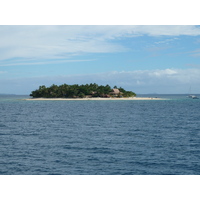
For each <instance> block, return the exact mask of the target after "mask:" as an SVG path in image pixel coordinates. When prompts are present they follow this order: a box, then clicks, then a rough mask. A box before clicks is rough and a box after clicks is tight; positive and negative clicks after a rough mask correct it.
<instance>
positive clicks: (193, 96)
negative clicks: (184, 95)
mask: <svg viewBox="0 0 200 200" xmlns="http://www.w3.org/2000/svg"><path fill="white" fill-rule="evenodd" d="M190 93H191V87H190V90H189V94H190ZM188 98H191V99H198V97H197V96H195V95H191V94H190V95H189V96H188Z"/></svg>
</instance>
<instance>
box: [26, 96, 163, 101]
mask: <svg viewBox="0 0 200 200" xmlns="http://www.w3.org/2000/svg"><path fill="white" fill-rule="evenodd" d="M23 100H26V101H102V100H103V101H113V100H127V101H128V100H165V99H163V98H157V97H129V98H101V97H97V98H30V99H23Z"/></svg>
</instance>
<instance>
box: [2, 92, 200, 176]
mask: <svg viewBox="0 0 200 200" xmlns="http://www.w3.org/2000/svg"><path fill="white" fill-rule="evenodd" d="M143 96H144V95H143ZM146 96H150V95H146ZM154 96H155V95H154ZM197 96H198V95H197ZM157 97H163V98H167V100H138V101H123V100H121V101H24V100H22V99H24V98H29V97H28V96H18V95H0V114H1V118H0V175H199V174H200V110H199V108H200V99H189V98H187V97H186V95H157Z"/></svg>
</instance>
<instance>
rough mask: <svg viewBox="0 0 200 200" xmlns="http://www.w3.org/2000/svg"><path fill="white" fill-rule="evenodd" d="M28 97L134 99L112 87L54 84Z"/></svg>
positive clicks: (40, 88) (128, 93)
mask: <svg viewBox="0 0 200 200" xmlns="http://www.w3.org/2000/svg"><path fill="white" fill-rule="evenodd" d="M30 96H32V97H33V98H74V99H75V98H98V97H99V98H128V97H135V96H136V94H135V93H134V92H132V91H126V90H125V89H124V88H122V87H119V88H118V87H117V86H114V88H111V87H110V86H109V85H108V84H107V85H106V86H103V85H98V84H96V83H91V84H85V85H78V84H74V85H67V84H63V85H60V86H57V85H55V84H53V85H51V86H50V87H46V86H45V85H42V86H40V87H39V89H37V90H35V91H32V92H31V94H30Z"/></svg>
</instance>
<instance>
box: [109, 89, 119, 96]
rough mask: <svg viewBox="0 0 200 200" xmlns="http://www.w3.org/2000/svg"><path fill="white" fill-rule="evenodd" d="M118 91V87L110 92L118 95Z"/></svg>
mask: <svg viewBox="0 0 200 200" xmlns="http://www.w3.org/2000/svg"><path fill="white" fill-rule="evenodd" d="M120 93H121V92H120V91H119V89H112V92H110V94H112V95H119V94H120Z"/></svg>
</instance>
